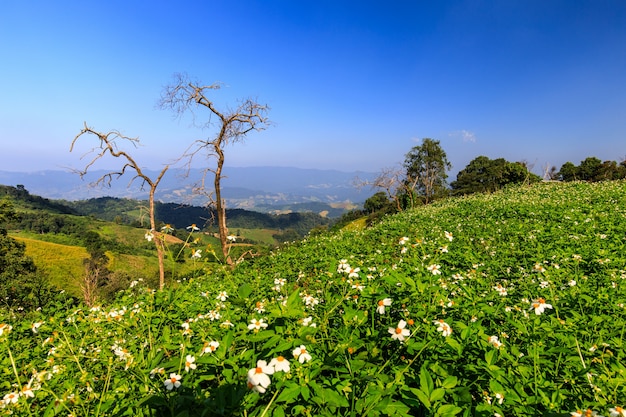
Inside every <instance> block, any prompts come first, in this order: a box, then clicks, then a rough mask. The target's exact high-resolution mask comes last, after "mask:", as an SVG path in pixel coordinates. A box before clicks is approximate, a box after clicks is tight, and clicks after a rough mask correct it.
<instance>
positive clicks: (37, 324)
mask: <svg viewBox="0 0 626 417" xmlns="http://www.w3.org/2000/svg"><path fill="white" fill-rule="evenodd" d="M42 324H43V321H36V322H34V323H33V324H32V325H31V326H30V329H31V330H32V331H33V333H37V332H38V331H39V328H40V327H41V325H42Z"/></svg>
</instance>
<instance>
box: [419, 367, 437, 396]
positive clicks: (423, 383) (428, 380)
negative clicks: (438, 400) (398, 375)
mask: <svg viewBox="0 0 626 417" xmlns="http://www.w3.org/2000/svg"><path fill="white" fill-rule="evenodd" d="M433 387H434V384H433V379H432V377H431V376H430V372H428V369H426V364H424V365H422V368H421V369H420V389H421V390H422V392H424V393H425V394H426V395H427V396H428V397H430V393H431V392H432V390H433Z"/></svg>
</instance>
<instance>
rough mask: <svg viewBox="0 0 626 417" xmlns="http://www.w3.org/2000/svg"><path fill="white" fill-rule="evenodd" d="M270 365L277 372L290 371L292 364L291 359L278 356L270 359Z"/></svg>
mask: <svg viewBox="0 0 626 417" xmlns="http://www.w3.org/2000/svg"><path fill="white" fill-rule="evenodd" d="M269 366H271V367H273V368H274V371H276V372H285V373H287V372H289V370H290V365H289V361H288V360H287V359H285V358H284V357H282V356H278V357H276V358H274V359H272V360H271V361H270V364H269Z"/></svg>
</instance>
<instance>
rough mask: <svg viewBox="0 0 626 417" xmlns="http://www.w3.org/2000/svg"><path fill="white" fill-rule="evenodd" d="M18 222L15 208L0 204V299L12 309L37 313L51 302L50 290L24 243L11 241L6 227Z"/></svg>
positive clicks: (4, 203) (3, 202)
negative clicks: (33, 310)
mask: <svg viewBox="0 0 626 417" xmlns="http://www.w3.org/2000/svg"><path fill="white" fill-rule="evenodd" d="M13 218H15V212H14V211H13V207H12V205H11V204H10V203H9V202H8V201H6V200H4V199H3V200H0V299H1V300H2V304H3V305H4V306H6V307H7V308H9V309H19V310H24V309H27V310H29V309H34V308H38V307H43V306H44V305H45V304H46V303H47V302H48V296H49V290H50V287H49V285H48V283H47V280H46V278H45V276H43V274H41V273H39V272H38V271H37V267H36V266H35V263H34V262H33V260H32V259H31V258H29V257H28V256H26V253H25V252H26V249H25V246H24V244H23V243H21V242H18V241H17V240H15V239H13V238H12V237H10V236H9V235H8V233H7V230H6V228H5V223H6V222H7V221H8V220H10V219H13Z"/></svg>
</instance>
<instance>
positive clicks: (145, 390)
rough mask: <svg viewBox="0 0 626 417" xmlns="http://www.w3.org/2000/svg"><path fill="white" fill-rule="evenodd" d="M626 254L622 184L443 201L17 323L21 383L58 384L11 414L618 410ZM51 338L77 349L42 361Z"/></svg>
mask: <svg viewBox="0 0 626 417" xmlns="http://www.w3.org/2000/svg"><path fill="white" fill-rule="evenodd" d="M625 248H626V182H624V181H615V182H605V183H597V184H587V183H567V184H560V183H540V184H536V185H533V186H529V187H515V188H513V187H512V188H508V189H506V190H504V191H502V192H497V193H493V194H485V195H474V196H469V197H463V198H454V199H448V200H445V201H440V202H437V203H435V204H432V205H430V206H427V207H421V208H419V209H416V210H412V211H407V212H403V213H399V214H397V215H393V216H389V217H387V218H385V219H384V220H383V221H382V222H381V223H379V224H377V225H375V226H373V227H370V228H367V229H364V230H355V231H342V232H340V233H337V234H333V235H330V234H329V235H321V236H315V237H310V238H307V239H306V240H305V241H302V242H299V243H295V244H292V245H287V246H284V247H282V248H281V249H280V250H277V251H275V252H274V253H273V254H272V255H270V256H265V257H259V258H255V259H252V260H247V261H244V262H243V263H241V264H239V265H238V266H237V267H236V268H235V270H234V271H229V270H227V269H214V270H212V271H211V272H210V273H207V274H206V275H203V276H197V277H195V278H193V279H190V280H187V281H181V282H180V283H172V284H171V285H170V287H169V288H168V289H167V290H165V291H163V292H156V293H155V292H153V291H150V290H149V289H144V288H142V287H141V286H138V287H133V288H129V290H127V291H125V292H124V293H123V294H121V295H120V297H119V298H118V299H117V300H116V302H115V303H113V304H112V305H110V306H106V307H104V306H102V307H98V308H96V309H91V310H89V309H86V308H84V307H82V306H75V307H71V308H69V310H66V309H67V308H65V309H59V310H52V311H42V312H39V313H37V314H36V315H34V316H31V317H30V321H26V322H24V321H23V320H21V319H17V318H11V316H9V315H6V316H5V317H3V318H1V319H0V322H2V323H5V324H3V325H4V326H5V327H4V329H5V330H4V331H5V334H7V336H6V338H5V340H6V346H7V347H10V349H12V350H13V351H14V352H21V354H20V356H17V358H16V362H15V363H16V367H17V369H18V370H19V372H16V373H18V374H19V375H20V377H21V378H22V379H23V380H28V379H29V378H30V377H31V375H33V372H32V368H33V367H34V368H36V369H37V370H41V372H43V375H44V377H42V382H41V384H42V386H45V389H43V388H42V389H34V390H33V395H34V397H35V400H28V399H25V398H20V399H19V401H17V402H16V403H15V404H12V405H11V407H13V410H15V411H16V412H19V411H24V410H26V409H27V406H28V407H31V408H30V410H31V412H32V411H33V410H37V411H40V410H41V411H42V412H43V410H44V409H45V408H46V407H48V406H49V404H51V403H53V401H52V400H53V399H54V398H55V397H54V396H63V397H64V398H68V396H69V398H74V399H76V400H74V402H66V403H64V404H65V405H64V407H67V409H63V412H64V413H72V414H73V415H81V416H82V415H89V414H90V413H91V414H96V413H97V414H100V415H123V414H133V415H135V416H138V417H139V416H148V415H190V416H191V415H194V416H195V415H198V416H200V415H210V416H214V415H215V416H217V415H246V416H256V417H260V416H278V417H280V416H285V415H296V414H298V415H299V414H307V415H320V416H331V415H333V416H346V417H347V416H352V415H368V416H383V415H385V416H416V415H419V416H455V415H467V416H470V415H475V416H485V417H486V416H494V415H515V416H537V415H545V416H563V417H565V416H571V415H587V414H588V415H595V414H594V413H597V414H602V415H611V414H613V415H618V414H615V411H616V410H619V409H622V407H624V406H626V377H625V376H624V375H626V367H625V366H624V363H625V360H626V357H625V356H624V355H625V354H624V352H625V351H626V350H625V346H624V329H625V328H626V310H625V306H624V300H626V285H625V284H624V280H625V279H626V255H625V254H626V251H625V250H624V249H625ZM31 323H41V324H40V327H38V328H37V329H38V333H37V334H36V336H35V338H33V334H32V331H31V326H32V325H33V324H31ZM66 323H70V324H69V325H67V324H66ZM9 325H10V326H12V328H13V330H12V332H11V333H8V330H6V329H8V327H7V326H9ZM55 334H64V335H66V336H67V337H65V338H62V339H60V340H53V341H52V342H46V343H47V344H46V346H45V348H42V347H41V346H42V342H43V341H44V340H48V339H46V338H48V337H53V336H54V335H55ZM3 343H4V342H3ZM80 347H84V348H85V353H84V354H81V355H84V356H85V359H90V360H88V361H82V360H77V359H78V358H79V356H77V354H76V353H74V352H77V351H78V350H79V348H80ZM50 349H52V351H50ZM50 358H53V359H54V361H51V359H50ZM81 358H82V356H81ZM52 364H54V365H59V364H60V365H62V367H63V368H62V374H58V373H53V372H55V369H57V368H54V367H53V366H54V365H52ZM107 364H108V365H107ZM56 372H58V371H56ZM47 375H50V378H49V379H46V378H48V377H47ZM7 378H9V379H10V378H12V376H11V375H10V373H7ZM91 381H93V382H91ZM102 381H106V382H102ZM86 386H88V387H89V390H87V389H86V388H85V387H86ZM69 387H72V388H69ZM5 390H6V393H7V394H10V393H11V390H12V388H11V387H10V386H8V385H7V386H6V388H5ZM28 401H32V402H31V403H28ZM207 410H208V411H207ZM584 410H589V411H588V412H587V411H584ZM59 412H60V410H59ZM584 413H587V414H584ZM35 414H41V413H38V412H36V413H35Z"/></svg>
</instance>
